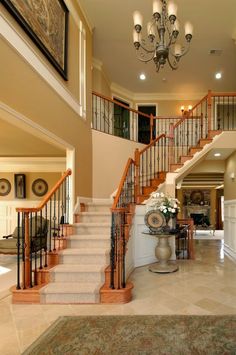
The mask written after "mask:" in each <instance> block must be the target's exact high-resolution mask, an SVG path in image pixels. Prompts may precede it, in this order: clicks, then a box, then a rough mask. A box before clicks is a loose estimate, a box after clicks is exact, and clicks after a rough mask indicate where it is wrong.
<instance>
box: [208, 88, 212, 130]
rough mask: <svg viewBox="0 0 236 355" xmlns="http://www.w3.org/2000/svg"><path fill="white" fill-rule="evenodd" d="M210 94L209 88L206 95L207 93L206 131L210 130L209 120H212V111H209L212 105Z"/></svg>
mask: <svg viewBox="0 0 236 355" xmlns="http://www.w3.org/2000/svg"><path fill="white" fill-rule="evenodd" d="M211 98H212V95H211V90H208V95H207V117H208V132H209V131H210V130H212V125H211V121H212V111H211V107H212V102H211V101H212V100H211Z"/></svg>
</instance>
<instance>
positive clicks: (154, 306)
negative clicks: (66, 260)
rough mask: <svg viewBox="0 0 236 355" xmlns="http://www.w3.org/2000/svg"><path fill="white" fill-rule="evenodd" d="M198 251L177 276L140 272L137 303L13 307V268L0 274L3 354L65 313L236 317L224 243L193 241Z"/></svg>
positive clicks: (233, 276) (13, 353)
mask: <svg viewBox="0 0 236 355" xmlns="http://www.w3.org/2000/svg"><path fill="white" fill-rule="evenodd" d="M195 247H196V260H194V261H193V260H179V261H178V263H179V271H177V272H175V273H173V274H154V273H151V272H149V271H148V266H144V267H140V268H137V269H136V270H135V271H134V272H133V273H132V275H131V281H132V282H133V283H134V285H135V288H134V292H133V300H132V302H130V303H128V304H125V305H14V304H11V296H10V295H9V291H8V290H7V288H8V287H9V284H10V283H12V282H14V276H13V275H14V273H15V270H13V271H11V272H9V273H8V274H4V275H2V276H0V282H1V283H0V284H1V287H0V297H1V300H0V354H1V355H17V354H21V352H22V351H23V350H24V349H26V348H27V347H28V346H29V345H30V344H31V343H32V342H33V341H34V340H35V339H36V338H37V337H38V336H39V335H40V334H41V333H42V332H43V331H44V330H45V329H47V327H48V326H49V325H50V324H51V323H52V322H54V321H55V320H56V319H57V318H58V317H59V316H63V315H103V314H104V315H105V314H106V315H108V314H109V315H113V314H114V315H115V314H120V315H125V314H163V315H164V314H166V315H169V314H196V315H201V314H236V263H235V262H234V261H232V260H231V259H229V258H228V257H227V256H224V252H223V240H195ZM11 258H12V257H10V258H6V259H4V257H3V256H0V265H1V266H3V267H9V268H10V264H11V265H13V269H14V259H11ZM4 260H5V264H4ZM6 275H8V278H7V276H6ZM4 287H5V288H6V289H5V290H4Z"/></svg>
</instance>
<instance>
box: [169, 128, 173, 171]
mask: <svg viewBox="0 0 236 355" xmlns="http://www.w3.org/2000/svg"><path fill="white" fill-rule="evenodd" d="M169 129H170V131H169V132H170V134H169V171H170V164H174V123H170V128H169Z"/></svg>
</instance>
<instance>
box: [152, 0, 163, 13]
mask: <svg viewBox="0 0 236 355" xmlns="http://www.w3.org/2000/svg"><path fill="white" fill-rule="evenodd" d="M152 8H153V12H152V13H153V15H154V14H159V15H160V14H161V9H162V4H161V1H160V0H154V1H153V5H152Z"/></svg>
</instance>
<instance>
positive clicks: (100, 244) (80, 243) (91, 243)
mask: <svg viewBox="0 0 236 355" xmlns="http://www.w3.org/2000/svg"><path fill="white" fill-rule="evenodd" d="M88 238H89V237H88ZM67 246H68V248H75V249H77V248H104V249H109V247H110V240H109V239H107V240H89V239H88V240H85V239H83V240H79V239H78V240H76V239H73V240H68V242H67Z"/></svg>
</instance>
